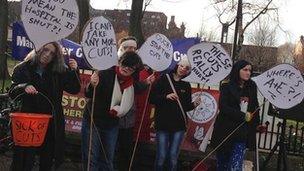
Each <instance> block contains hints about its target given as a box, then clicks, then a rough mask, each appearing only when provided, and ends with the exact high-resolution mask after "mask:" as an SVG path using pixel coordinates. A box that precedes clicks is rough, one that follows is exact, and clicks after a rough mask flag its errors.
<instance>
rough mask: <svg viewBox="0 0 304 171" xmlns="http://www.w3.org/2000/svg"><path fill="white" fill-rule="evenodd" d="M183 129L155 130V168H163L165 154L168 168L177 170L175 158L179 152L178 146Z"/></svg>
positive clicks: (159, 170) (158, 170) (182, 135)
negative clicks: (174, 130) (171, 130)
mask: <svg viewBox="0 0 304 171" xmlns="http://www.w3.org/2000/svg"><path fill="white" fill-rule="evenodd" d="M184 133H185V131H177V132H167V131H157V132H156V146H157V151H156V161H155V170H156V171H161V170H163V166H164V163H165V160H166V157H167V155H169V156H168V161H169V170H170V171H173V170H177V159H178V154H179V147H180V145H181V143H182V140H183V137H184Z"/></svg>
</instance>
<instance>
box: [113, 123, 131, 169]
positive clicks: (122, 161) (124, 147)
mask: <svg viewBox="0 0 304 171" xmlns="http://www.w3.org/2000/svg"><path fill="white" fill-rule="evenodd" d="M117 145H118V148H117V149H118V150H117V165H118V170H119V171H125V170H126V171H127V170H129V164H130V161H131V157H132V152H133V147H134V143H133V127H132V128H120V129H119V133H118V143H117Z"/></svg>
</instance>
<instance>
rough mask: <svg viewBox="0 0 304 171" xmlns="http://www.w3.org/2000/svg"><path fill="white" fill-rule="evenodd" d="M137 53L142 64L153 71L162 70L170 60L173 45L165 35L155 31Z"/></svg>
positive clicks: (167, 65)
mask: <svg viewBox="0 0 304 171" xmlns="http://www.w3.org/2000/svg"><path fill="white" fill-rule="evenodd" d="M138 54H139V56H140V57H141V59H142V61H143V63H144V64H147V65H148V66H149V67H151V68H152V69H153V70H155V71H163V70H165V69H167V68H168V67H169V65H170V64H171V62H172V58H173V46H172V44H171V42H170V41H169V39H168V38H167V37H166V36H164V35H162V34H160V33H156V34H153V35H152V36H150V37H149V38H148V39H147V41H146V42H145V43H144V44H143V45H142V46H141V48H140V49H139V51H138Z"/></svg>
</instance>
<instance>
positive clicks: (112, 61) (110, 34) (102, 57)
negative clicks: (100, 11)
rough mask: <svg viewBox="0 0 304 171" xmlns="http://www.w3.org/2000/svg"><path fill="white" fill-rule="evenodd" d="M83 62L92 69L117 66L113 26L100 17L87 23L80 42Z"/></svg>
mask: <svg viewBox="0 0 304 171" xmlns="http://www.w3.org/2000/svg"><path fill="white" fill-rule="evenodd" d="M81 45H82V48H83V53H84V55H85V60H86V61H87V63H88V64H89V65H90V66H91V67H92V68H94V69H97V70H105V69H108V68H110V67H112V66H114V65H117V63H118V58H117V47H116V38H115V32H114V28H113V25H112V24H111V23H110V21H108V20H107V19H105V18H104V17H102V16H99V17H95V18H92V19H91V20H90V21H88V23H87V25H86V27H85V29H84V31H83V35H82V42H81Z"/></svg>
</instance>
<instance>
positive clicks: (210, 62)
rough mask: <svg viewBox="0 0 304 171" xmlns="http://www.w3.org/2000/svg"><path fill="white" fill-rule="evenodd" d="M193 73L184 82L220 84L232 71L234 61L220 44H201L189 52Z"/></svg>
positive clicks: (209, 84)
mask: <svg viewBox="0 0 304 171" xmlns="http://www.w3.org/2000/svg"><path fill="white" fill-rule="evenodd" d="M187 56H188V60H189V62H190V64H191V73H190V75H189V76H187V77H186V78H184V79H183V80H184V81H188V82H193V83H202V84H206V85H208V86H212V85H215V84H218V83H219V82H220V81H221V80H223V79H224V78H225V77H226V76H227V75H228V74H229V73H230V71H231V69H232V60H231V58H230V56H229V55H228V53H227V52H226V51H225V50H224V48H222V46H221V45H219V44H214V43H206V42H203V43H200V44H197V45H194V46H192V47H191V48H190V49H189V50H188V52H187Z"/></svg>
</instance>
